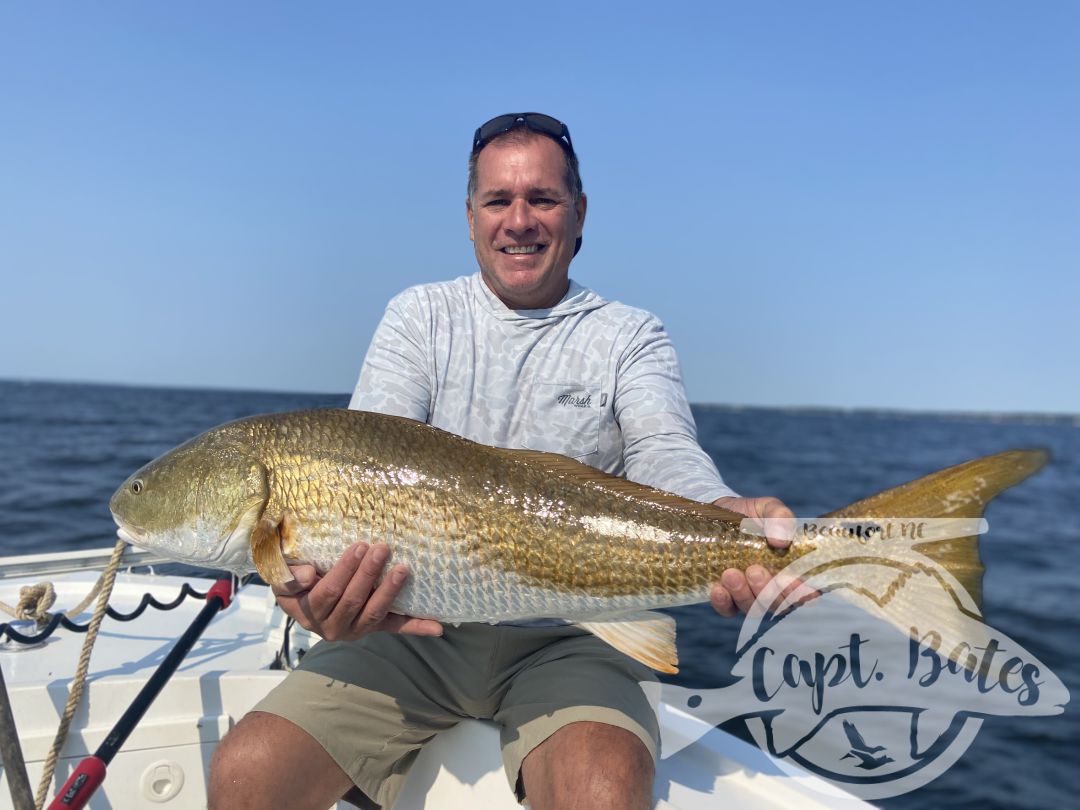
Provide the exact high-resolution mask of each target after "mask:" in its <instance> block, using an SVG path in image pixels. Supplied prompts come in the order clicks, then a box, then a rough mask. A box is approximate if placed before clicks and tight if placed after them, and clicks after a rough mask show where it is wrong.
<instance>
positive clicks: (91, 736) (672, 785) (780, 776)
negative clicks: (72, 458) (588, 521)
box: [0, 552, 867, 810]
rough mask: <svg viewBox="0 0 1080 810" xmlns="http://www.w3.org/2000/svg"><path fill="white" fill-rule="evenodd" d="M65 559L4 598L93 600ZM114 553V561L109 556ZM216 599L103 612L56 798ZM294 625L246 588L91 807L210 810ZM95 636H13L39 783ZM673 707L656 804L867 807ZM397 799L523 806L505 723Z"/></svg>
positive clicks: (26, 736) (123, 593)
mask: <svg viewBox="0 0 1080 810" xmlns="http://www.w3.org/2000/svg"><path fill="white" fill-rule="evenodd" d="M55 556H56V555H44V556H42V557H37V558H28V557H27V558H7V559H0V601H3V602H6V603H7V604H9V605H13V604H15V603H16V601H17V600H18V594H19V588H20V587H21V586H22V585H26V584H33V583H36V582H40V581H42V580H43V579H45V578H47V579H49V580H50V581H52V582H53V584H54V587H55V589H56V594H57V600H56V604H55V605H54V607H53V610H54V611H60V610H63V609H65V608H66V607H70V606H72V605H75V604H77V603H78V602H79V601H81V600H82V598H83V597H84V596H85V595H86V594H87V593H88V592H89V590H90V588H91V587H92V585H93V583H94V582H95V581H96V578H97V573H98V572H97V571H96V570H93V569H95V568H98V567H99V566H100V565H102V564H103V563H102V562H101V556H102V554H101V553H100V552H98V553H96V556H95V553H90V554H83V555H62V556H63V559H65V560H67V561H69V562H72V563H73V564H72V565H69V566H68V568H71V567H74V568H86V569H88V570H75V571H69V572H68V573H57V574H51V575H49V576H47V577H46V576H43V570H44V569H48V568H50V567H52V568H53V569H54V570H55V568H56V565H55V563H53V562H52V560H53V558H54V557H55ZM104 556H105V558H106V559H107V553H105V555H104ZM144 559H145V558H144ZM185 582H188V583H191V584H192V586H193V587H195V588H196V589H197V590H199V591H200V592H202V591H205V590H206V588H207V587H209V585H210V584H211V581H210V580H198V579H196V580H193V579H187V578H182V577H172V576H158V575H150V574H146V573H121V574H120V575H118V577H117V581H116V585H115V587H114V590H113V595H112V598H111V600H110V604H111V605H112V606H113V607H114V608H115V609H116V610H118V611H121V612H123V613H127V612H129V611H131V610H133V609H134V608H135V607H136V606H137V605H138V604H139V602H140V600H141V599H142V597H143V594H145V593H152V594H153V595H154V596H155V597H156V598H157V599H159V600H161V601H171V600H172V599H174V598H175V597H176V595H177V594H178V593H179V591H180V589H181V587H182V586H183V583H185ZM204 604H205V603H204V602H203V601H202V600H198V599H192V598H188V599H186V600H185V601H184V603H183V604H182V605H181V606H180V607H178V608H176V609H174V610H169V611H164V612H163V611H159V610H156V609H154V608H152V607H150V608H147V610H146V611H145V612H144V613H143V614H142V615H141V616H139V618H137V619H135V620H134V621H131V622H119V621H116V620H114V619H111V618H108V617H107V618H106V619H105V620H104V622H103V623H102V627H101V632H100V634H99V636H98V640H97V644H96V646H95V648H94V652H93V657H92V658H91V664H90V673H91V675H90V678H89V679H88V683H87V691H86V693H85V694H84V697H83V700H82V703H81V705H80V707H79V710H78V712H77V713H76V716H75V719H74V721H73V723H72V727H71V731H70V733H69V735H68V738H67V742H66V743H65V746H64V748H63V751H62V753H61V760H60V763H59V765H58V767H57V771H56V776H55V777H54V790H53V792H54V793H55V791H56V790H58V789H59V788H60V787H61V786H62V785H63V783H64V782H65V781H66V779H67V777H68V775H69V774H70V773H71V770H72V769H73V768H74V767H75V766H76V765H77V764H78V762H79V760H80V759H81V758H82V757H84V756H87V755H89V754H92V753H93V752H94V750H95V749H96V748H97V746H98V745H99V744H100V743H101V742H102V741H103V740H104V738H105V736H106V735H107V734H108V732H109V730H110V729H111V728H112V726H113V725H114V724H115V722H116V721H117V720H118V719H119V717H120V715H121V714H122V713H123V711H124V710H125V709H126V708H127V707H128V705H129V704H130V703H131V701H132V700H133V698H134V697H135V695H136V694H137V692H138V691H139V689H140V688H141V687H142V686H143V684H144V683H145V682H146V680H147V679H148V677H149V676H150V674H151V673H152V672H153V670H154V669H155V668H156V666H157V665H158V664H159V663H160V662H161V661H162V660H163V658H164V657H165V655H166V654H167V653H168V652H169V650H170V649H171V648H172V646H173V643H174V642H175V640H176V638H177V637H178V636H180V634H181V633H182V632H183V631H184V630H185V629H186V628H187V627H188V625H189V624H190V623H191V621H192V619H193V618H194V617H195V615H196V614H197V613H198V612H199V610H200V609H201V608H202V606H203V605H204ZM90 610H92V606H91V608H90V609H88V610H87V612H85V613H84V614H83V615H82V616H80V617H78V619H77V620H78V621H79V622H80V623H85V622H86V621H88V620H89V618H90ZM4 621H8V619H7V617H4ZM15 626H16V627H18V628H19V629H20V631H21V632H23V633H26V634H30V633H32V632H33V625H32V623H28V622H27V623H16V625H15ZM283 629H284V616H283V614H282V613H281V611H280V610H279V609H277V608H276V606H275V604H274V602H273V599H272V596H271V594H270V593H269V590H268V589H267V588H265V587H262V586H249V587H247V588H244V589H242V590H241V591H240V592H239V593H238V594H237V595H236V598H235V599H234V602H233V604H232V605H231V606H230V607H229V608H228V609H227V610H225V611H223V612H222V613H221V614H219V615H218V616H217V617H216V618H215V619H214V621H213V622H212V623H211V624H210V625H209V627H208V628H207V629H206V631H205V632H204V634H203V635H202V637H201V638H200V639H199V640H198V641H197V642H196V643H195V646H194V647H193V648H192V650H191V652H190V653H189V654H188V656H187V658H185V660H184V662H183V663H182V664H181V665H180V668H179V669H178V671H177V672H176V673H175V675H173V677H172V679H171V680H170V681H169V683H168V684H167V685H166V686H165V688H164V690H163V691H162V693H161V694H160V696H159V697H158V699H157V700H156V701H155V702H154V704H153V705H152V706H151V707H150V709H149V711H148V712H147V713H146V716H145V717H144V718H143V720H142V721H141V722H140V723H139V726H138V727H137V728H136V729H135V731H134V732H133V733H132V735H131V736H130V737H129V738H128V740H127V742H126V743H125V744H124V746H123V748H122V749H121V750H120V752H119V753H118V754H117V756H116V757H115V758H114V759H113V761H112V763H111V764H110V766H109V769H108V776H107V777H106V780H105V783H104V785H103V787H102V788H101V790H100V791H99V792H98V794H96V795H95V797H94V798H93V799H92V800H91V802H90V804H89V805H88V806H89V807H91V808H96V809H97V810H126V808H147V807H156V806H163V807H171V808H177V809H180V808H184V809H186V808H202V807H205V806H206V768H207V766H208V763H209V761H210V756H211V754H212V752H213V749H214V747H215V746H216V745H217V744H218V742H219V741H220V740H221V738H222V737H223V736H224V734H225V733H226V732H227V731H228V730H229V729H230V728H231V727H232V725H233V724H234V723H235V722H236V721H237V720H239V718H240V717H242V716H243V715H244V713H245V712H247V711H248V710H249V709H250V708H251V707H252V706H253V705H254V704H255V703H256V702H257V701H258V700H259V699H260V698H261V697H262V696H263V695H264V694H266V692H267V691H268V690H269V689H271V688H272V687H273V685H274V684H276V683H277V682H278V681H279V680H280V679H281V678H282V677H284V673H283V672H281V671H275V670H271V669H269V666H270V664H271V662H272V661H273V660H274V658H275V654H276V653H277V651H278V650H279V648H280V646H281V642H282V637H283V636H282V634H283ZM83 638H84V635H83V634H81V633H75V632H72V631H69V630H66V629H64V628H58V629H57V630H56V632H54V633H53V635H52V636H50V637H49V639H48V640H47V641H46V642H44V643H42V644H38V645H36V646H32V647H25V646H23V645H19V644H15V643H12V642H3V643H0V667H2V668H3V672H4V677H5V679H6V681H7V686H8V691H9V694H10V696H11V703H12V707H13V712H14V716H15V721H16V724H17V728H18V732H19V739H20V741H21V744H22V751H23V756H24V758H25V759H26V761H27V767H28V770H29V774H30V782H31V786H32V788H33V789H35V790H36V787H37V783H38V780H39V779H40V775H41V772H42V765H43V761H44V759H45V757H46V755H47V753H48V750H49V748H50V746H51V744H52V740H53V737H54V735H55V733H56V728H57V725H58V723H59V720H60V716H61V714H62V712H63V708H64V704H65V702H66V700H67V694H68V688H69V685H70V683H71V679H72V676H73V674H74V671H75V667H76V665H77V662H78V658H79V653H80V650H81V646H82V643H83ZM310 643H311V640H310V636H309V635H308V634H306V633H304V632H303V631H300V630H299V628H294V631H293V633H292V638H291V649H292V652H293V654H294V655H295V652H296V650H297V648H304V647H307V646H308V645H309V644H310ZM662 708H663V712H662V718H663V722H664V723H665V724H666V725H667V727H668V728H667V732H670V733H672V734H675V735H679V734H683V735H685V737H686V738H687V739H696V742H694V743H693V744H691V745H688V746H687V747H685V748H683V749H682V750H681V751H679V752H678V753H676V754H675V755H673V756H670V757H668V758H666V759H662V760H661V761H660V763H659V766H658V771H657V779H656V782H655V787H654V795H655V797H656V807H657V808H706V807H708V808H714V807H717V806H720V805H721V803H722V806H723V807H725V808H726V809H727V810H738V809H739V808H781V807H783V808H788V807H793V806H799V807H808V808H810V807H837V806H839V805H843V806H848V805H850V806H852V807H855V806H861V807H866V806H867V805H865V804H863V803H861V802H859V801H858V800H855V799H851V798H849V797H843V796H839V795H837V793H836V791H835V789H834V788H832V787H830V786H828V785H826V784H825V783H823V782H821V781H820V780H818V779H816V778H814V777H811V776H809V775H807V776H805V777H796V776H792V775H790V774H789V773H787V772H785V771H784V770H782V769H781V768H780V767H779V766H778V765H777V763H776V762H775V761H774V760H773V759H771V758H770V757H769V756H767V755H766V754H764V753H763V752H761V751H759V750H758V749H757V748H754V747H753V746H750V745H747V744H746V743H744V742H742V741H740V740H738V739H736V738H734V737H732V736H730V735H728V734H724V733H722V732H720V731H717V730H711V731H708V732H707V733H705V734H704V736H701V735H702V733H703V731H704V729H703V728H701V721H699V720H696V719H695V718H692V717H690V716H689V715H687V714H685V713H682V712H680V711H678V710H677V709H674V708H672V707H671V706H664V707H662ZM788 770H790V768H789V769H788ZM6 781H7V773H6V771H4V772H3V773H0V807H5V806H8V805H7V803H8V802H9V801H10V799H9V793H8V786H7V784H6ZM50 798H51V796H50ZM341 807H343V808H345V807H351V805H345V804H342V805H341ZM397 807H398V808H403V809H405V810H408V808H419V807H438V808H457V807H468V808H476V807H483V808H491V810H499V809H500V808H507V809H508V810H512V808H515V807H517V804H516V802H515V801H514V798H513V796H512V794H511V792H510V789H509V787H508V786H507V783H506V779H505V777H504V775H503V772H502V764H501V760H500V758H499V750H498V732H497V730H496V729H495V727H494V726H493V725H491V724H487V723H482V722H479V721H468V722H463V723H461V724H460V725H459V726H458V727H457V728H455V729H454V730H452V731H450V732H447V733H445V734H442V735H440V736H439V737H438V738H437V739H436V740H435V741H434V742H433V743H432V744H430V745H429V746H428V747H427V748H426V749H425V750H424V751H423V752H422V754H421V756H420V757H419V758H418V760H417V762H416V765H415V766H414V768H413V770H412V771H411V773H410V776H409V780H408V782H407V783H406V786H405V788H404V790H403V793H402V796H401V798H400V800H399V802H398V804H397Z"/></svg>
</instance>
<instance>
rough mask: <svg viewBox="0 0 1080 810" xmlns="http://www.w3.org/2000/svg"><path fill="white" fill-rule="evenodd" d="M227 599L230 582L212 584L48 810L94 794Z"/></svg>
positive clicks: (69, 809)
mask: <svg viewBox="0 0 1080 810" xmlns="http://www.w3.org/2000/svg"><path fill="white" fill-rule="evenodd" d="M231 598H232V580H228V579H219V580H218V581H217V582H215V583H214V585H213V587H211V588H210V590H209V591H208V592H207V594H206V604H205V605H204V606H203V609H202V610H200V611H199V615H198V616H196V617H195V620H194V621H193V622H192V623H191V626H190V627H189V628H188V629H187V630H185V631H184V635H182V636H180V639H179V640H178V641H177V642H176V645H175V646H174V647H173V648H172V649H171V650H170V651H169V654H168V655H166V656H165V660H164V661H162V662H161V663H160V664H159V665H158V668H157V669H156V670H155V671H154V674H153V675H151V676H150V680H148V681H147V682H146V685H145V686H143V688H142V689H140V690H139V694H137V695H136V696H135V700H133V701H132V703H131V705H130V706H128V708H127V711H125V712H124V714H123V715H122V716H121V717H120V719H119V720H117V721H116V725H115V726H113V729H112V731H110V732H109V734H108V736H107V737H106V738H105V741H104V742H102V743H101V745H99V746H98V749H97V751H95V752H94V755H93V756H92V757H86V758H85V759H84V760H83V761H82V762H80V763H79V765H78V767H76V768H75V770H74V771H72V773H71V776H69V777H68V780H67V782H65V783H64V787H63V788H61V789H60V793H58V794H57V796H56V798H55V799H53V801H52V804H50V805H49V810H76V808H80V807H82V806H84V805H85V804H86V802H87V801H89V799H90V797H91V796H92V795H93V793H94V791H95V790H97V788H98V786H99V785H100V784H101V783H102V781H103V780H104V779H105V766H107V765H108V764H109V762H111V761H112V758H113V757H114V756H116V752H117V751H118V750H120V746H121V745H123V744H124V741H125V740H126V739H127V738H128V735H130V734H131V732H132V731H133V730H134V728H135V726H136V725H138V722H139V721H140V720H142V717H143V715H144V714H146V710H147V709H149V708H150V704H151V703H153V702H154V698H156V697H157V696H158V693H159V692H160V691H161V689H162V687H163V686H165V684H166V683H167V682H168V680H169V678H171V677H172V674H173V673H174V672H175V671H176V669H177V667H179V666H180V662H181V661H183V660H184V656H185V655H187V654H188V651H189V650H190V649H191V648H192V646H193V645H194V644H195V641H196V640H197V639H198V638H199V636H201V635H202V632H203V630H205V629H206V625H208V624H210V621H211V619H213V618H214V616H215V615H217V612H218V611H219V610H221V609H223V608H226V607H228V606H229V600H230V599H231Z"/></svg>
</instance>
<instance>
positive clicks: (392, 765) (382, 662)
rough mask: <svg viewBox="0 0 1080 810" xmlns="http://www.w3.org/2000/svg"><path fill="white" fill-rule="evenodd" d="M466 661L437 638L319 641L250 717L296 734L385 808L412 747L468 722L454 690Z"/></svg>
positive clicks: (383, 636) (381, 636)
mask: <svg viewBox="0 0 1080 810" xmlns="http://www.w3.org/2000/svg"><path fill="white" fill-rule="evenodd" d="M469 657H470V656H469V654H468V651H461V650H458V649H456V648H454V647H453V646H452V642H449V643H448V642H446V641H445V640H444V639H441V638H431V639H412V638H408V637H404V636H397V635H390V634H385V633H378V634H373V635H372V636H369V637H367V638H365V639H363V640H362V641H360V642H341V643H336V642H334V643H331V642H325V641H324V642H320V643H319V644H316V645H315V646H314V647H313V648H312V649H311V651H310V652H309V653H308V654H307V655H306V656H304V659H303V662H302V668H300V669H297V670H296V671H294V672H292V673H290V674H289V676H288V677H287V678H286V679H285V680H284V681H283V682H282V683H281V684H279V685H278V686H277V687H276V688H275V689H274V690H273V691H272V692H271V693H270V694H269V695H267V696H266V698H264V699H263V700H262V701H260V702H259V704H258V705H257V706H256V707H255V710H256V711H259V712H268V713H270V714H273V715H276V716H278V717H281V718H284V719H286V720H288V721H290V722H291V723H293V724H295V725H296V726H298V727H300V728H301V729H303V730H304V731H305V732H306V733H307V734H309V735H310V736H311V737H312V738H313V739H314V740H315V741H316V742H317V743H318V744H319V745H320V746H321V747H322V748H323V749H324V750H325V751H326V753H327V754H328V755H329V756H330V757H331V758H332V759H333V761H334V762H335V763H336V765H337V766H338V767H339V768H340V769H341V771H343V772H344V773H345V774H347V775H348V777H349V779H351V780H352V783H353V784H355V785H356V786H357V787H358V788H359V789H360V790H361V791H363V792H364V793H365V794H366V795H367V796H369V797H371V798H372V799H373V800H374V801H375V802H377V803H378V804H380V805H383V806H386V805H390V804H392V803H393V800H394V798H395V797H396V796H397V794H398V792H399V791H400V790H401V786H402V785H403V784H404V780H405V776H406V774H407V773H408V770H409V768H410V767H411V765H412V763H413V761H414V760H415V758H416V756H417V755H418V754H419V751H420V748H421V747H422V746H423V745H424V744H425V743H426V742H427V741H428V740H430V739H431V738H432V737H433V736H435V734H437V733H438V732H439V731H444V730H446V729H449V728H451V727H453V726H454V725H455V724H456V723H457V722H458V721H459V720H460V719H461V718H462V717H463V716H468V708H469V707H468V702H469V701H468V696H467V695H463V694H462V693H461V691H460V690H459V689H456V688H455V686H454V683H455V681H457V682H460V681H462V680H464V681H466V682H468V681H469V680H470V676H469V674H468V671H467V667H468V663H467V661H465V659H467V658H469ZM459 659H460V660H459ZM463 661H464V663H463ZM463 668H464V669H463ZM473 680H475V679H473ZM463 703H464V704H465V705H463Z"/></svg>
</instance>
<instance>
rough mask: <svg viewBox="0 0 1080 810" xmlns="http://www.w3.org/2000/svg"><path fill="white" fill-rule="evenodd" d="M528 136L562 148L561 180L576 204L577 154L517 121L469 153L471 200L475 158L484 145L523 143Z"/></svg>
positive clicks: (578, 188) (579, 190)
mask: <svg viewBox="0 0 1080 810" xmlns="http://www.w3.org/2000/svg"><path fill="white" fill-rule="evenodd" d="M530 138H547V139H548V140H550V141H555V143H557V144H558V145H559V147H560V148H561V149H562V153H563V157H565V158H566V169H565V170H564V172H563V180H564V181H565V182H566V187H567V188H568V189H570V197H571V199H572V200H573V202H574V204H575V205H576V204H577V203H578V201H580V200H581V194H582V187H581V168H580V166H579V165H578V159H577V155H576V154H574V152H573V151H572V150H571V149H570V148H569V147H568V146H567V145H566V144H565V143H563V142H562V141H561V140H556V139H555V138H551V137H549V136H548V135H545V134H544V133H542V132H537V131H536V130H534V129H530V128H529V126H528V125H527V124H526V123H525V122H524V121H522V122H519V123H517V124H515V125H514V126H513V127H511V128H510V129H508V130H507V131H506V132H500V133H499V134H498V135H496V136H495V137H494V138H492V139H491V140H490V141H488V142H487V143H485V144H484V145H483V146H481V147H480V148H479V149H477V150H476V151H475V152H472V153H470V154H469V187H468V194H469V199H470V200H471V199H472V197H473V195H474V194H476V160H477V158H478V157H480V153H481V152H483V151H484V147H486V146H488V145H490V144H493V143H495V142H496V141H510V142H512V143H524V142H525V141H527V140H529V139H530Z"/></svg>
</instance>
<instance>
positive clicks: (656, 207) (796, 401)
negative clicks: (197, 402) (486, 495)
mask: <svg viewBox="0 0 1080 810" xmlns="http://www.w3.org/2000/svg"><path fill="white" fill-rule="evenodd" d="M1078 43H1080V3H1076V2H1071V1H1070V0H1062V1H1061V2H1046V1H1045V0H1040V1H1039V2H1029V3H1019V2H986V1H985V0H978V1H977V2H974V1H973V2H945V3H942V2H903V3H900V2H894V3H885V2H861V1H859V2H812V3H804V2H784V3H781V2H749V0H747V1H746V2H738V3H736V2H701V3H678V2H672V3H664V4H660V3H640V4H639V3H634V2H618V3H588V2H571V3H562V2H535V3H514V4H506V3H471V2H431V3H418V2H401V3H361V2H351V3H345V2H319V3H266V2H260V3H238V2H229V3H218V2H212V3H211V2H192V0H185V2H183V3H120V2H110V3H100V2H85V3H47V4H46V3H14V2H7V3H2V4H0V275H2V279H3V281H2V284H0V297H2V302H3V306H2V308H0V316H2V317H0V377H2V378H15V379H56V380H83V381H102V382H119V383H134V384H161V385H183V386H212V387H238V388H260V389H273V390H296V391H341V392H345V391H348V390H350V389H351V388H352V386H353V384H354V382H355V377H356V374H357V372H358V370H359V366H360V363H361V360H362V358H363V354H364V350H365V348H366V345H367V342H368V340H369V338H370V336H371V333H372V331H373V330H374V328H375V325H376V323H377V322H378V319H379V317H380V315H381V312H382V309H383V307H384V306H385V303H386V301H387V300H388V299H389V298H390V297H391V296H392V295H393V294H395V293H396V292H398V291H400V290H401V289H402V288H404V287H406V286H408V285H411V284H416V283H421V282H425V281H433V280H440V279H446V278H452V277H455V276H458V275H462V274H466V273H471V272H473V271H474V270H475V267H476V264H475V259H474V257H473V254H472V249H471V244H470V243H469V241H468V240H467V233H466V226H465V210H464V208H465V207H464V197H465V162H466V157H467V153H468V149H469V146H470V138H471V136H472V132H473V130H474V129H475V127H476V126H477V125H478V124H480V123H481V122H482V121H484V120H486V119H487V118H489V117H491V116H493V115H496V114H499V113H503V112H514V111H524V110H540V111H543V112H547V113H549V114H552V115H555V116H556V117H559V118H561V119H563V120H564V121H566V122H567V123H568V125H569V127H570V130H571V133H572V135H573V139H574V144H575V146H577V148H578V151H579V153H580V156H581V163H582V174H583V177H584V181H585V189H586V192H587V193H588V194H589V202H590V205H589V212H588V219H587V222H586V229H585V246H584V248H583V250H582V252H581V254H580V256H579V257H578V258H577V260H576V261H575V262H574V264H573V266H572V268H571V275H572V276H573V277H574V278H576V279H577V280H579V281H580V282H582V283H584V284H586V285H588V286H591V287H593V288H595V289H597V290H598V291H599V292H601V293H603V294H604V295H606V296H608V297H610V298H617V299H619V300H622V301H625V302H627V303H629V304H634V305H637V306H642V307H645V308H648V309H651V310H653V311H654V312H656V313H657V314H658V315H659V316H660V317H661V318H662V319H663V320H664V322H665V323H666V325H667V327H668V329H669V331H670V332H671V333H672V336H673V338H674V340H675V342H676V345H677V346H678V348H679V351H680V355H681V358H682V362H683V370H684V375H685V378H686V383H687V388H688V390H689V392H690V396H691V399H692V400H693V401H695V402H719V403H735V404H761V405H828V406H841V407H862V406H876V407H897V408H928V409H944V410H976V411H1018V410H1019V411H1050V412H1069V413H1080V362H1078V356H1080V45H1078Z"/></svg>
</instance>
